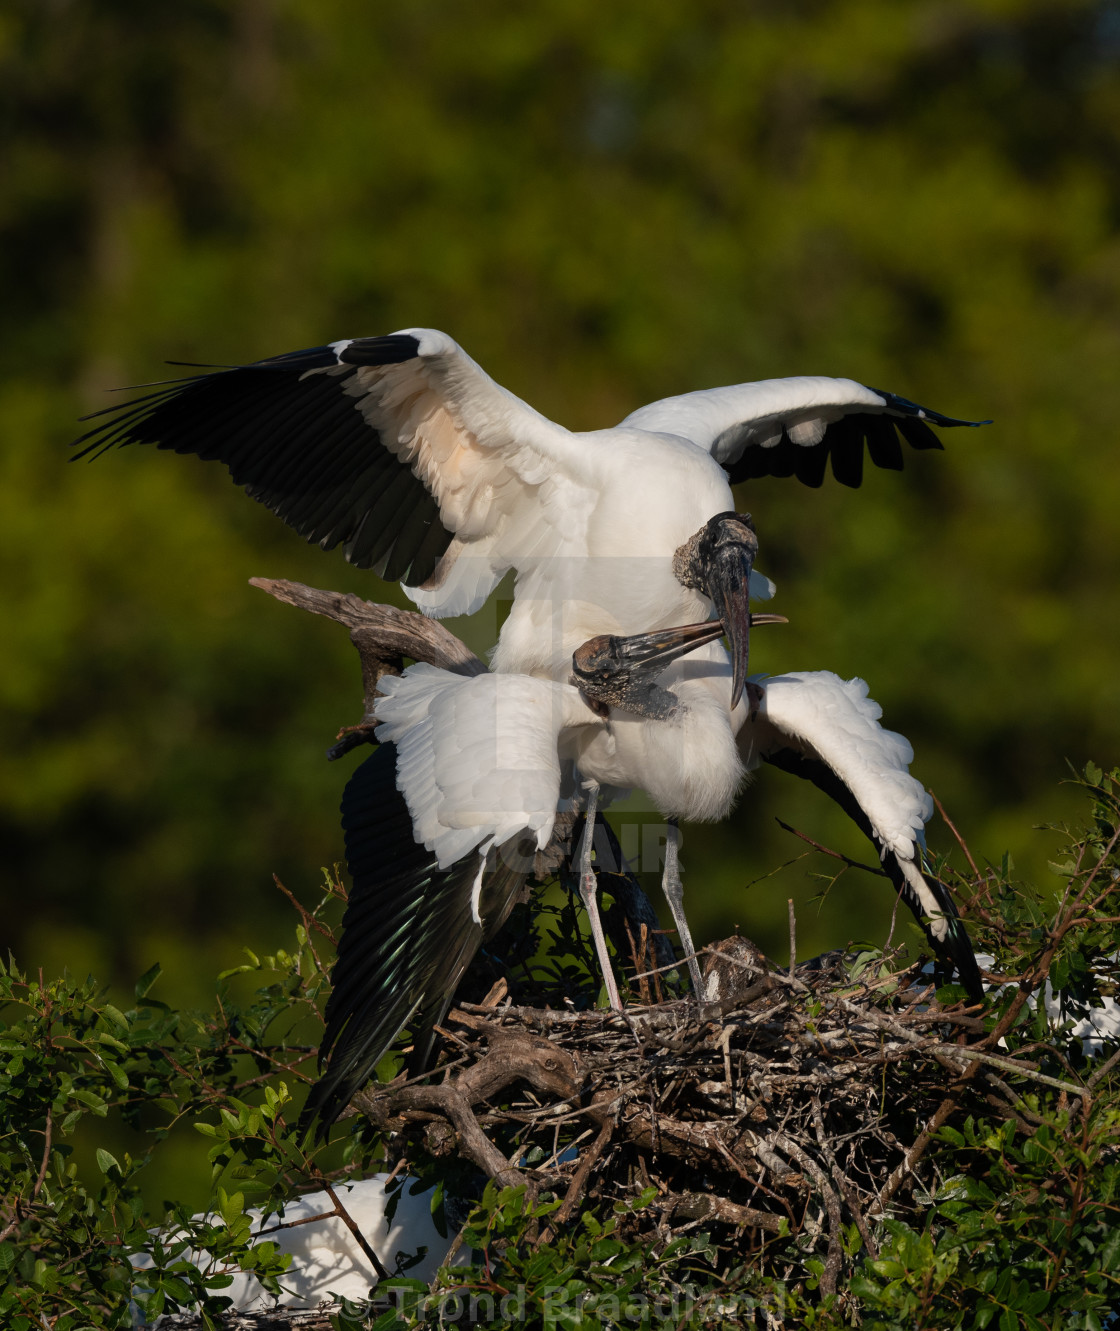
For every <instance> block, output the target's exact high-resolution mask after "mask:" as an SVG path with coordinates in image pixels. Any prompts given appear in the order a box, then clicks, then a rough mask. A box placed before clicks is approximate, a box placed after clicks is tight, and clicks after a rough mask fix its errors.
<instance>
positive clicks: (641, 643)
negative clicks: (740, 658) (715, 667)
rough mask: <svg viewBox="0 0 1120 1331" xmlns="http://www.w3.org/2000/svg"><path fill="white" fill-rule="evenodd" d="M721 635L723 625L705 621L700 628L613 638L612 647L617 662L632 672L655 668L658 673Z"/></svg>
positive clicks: (689, 626)
mask: <svg viewBox="0 0 1120 1331" xmlns="http://www.w3.org/2000/svg"><path fill="white" fill-rule="evenodd" d="M723 635H724V627H723V624H722V623H721V622H720V621H719V620H716V619H707V620H705V621H704V622H703V623H702V624H685V625H684V626H683V627H681V628H675V629H659V630H658V631H657V632H655V633H635V634H632V635H631V636H629V637H626V638H616V639H615V640H614V644H615V649H616V651H617V652H618V656H619V659H620V661H623V662H625V664H626V665H628V666H629V667H630V668H631V669H635V668H639V669H648V668H649V667H650V666H657V667H658V671H660V670H662V669H664V668H665V666H667V665H669V664H670V663H671V662H673V661H675V660H676V659H677V657H678V656H685V655H686V654H687V653H688V652H691V651H694V650H695V649H696V648H697V647H702V646H703V645H704V644H705V643H706V642H715V640H716V639H717V638H722V637H723Z"/></svg>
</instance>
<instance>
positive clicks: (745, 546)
mask: <svg viewBox="0 0 1120 1331" xmlns="http://www.w3.org/2000/svg"><path fill="white" fill-rule="evenodd" d="M757 554H758V537H757V536H756V535H755V531H754V522H753V521H752V520H751V515H750V514H749V513H717V514H716V516H715V517H714V518H709V519H708V521H707V522H706V523H705V524H704V526H703V527H701V528H700V530H699V531H698V532H697V533H696V535H695V536H692V537H690V538H689V540H687V541H686V542H685V543H684V545H682V546H681V547H680V548H679V549H678V550H677V552H676V553H675V554H674V556H673V573H674V575H675V576H676V579H677V581H678V582H679V583H680V584H681V585H682V586H683V587H693V588H695V589H696V590H697V591H702V592H703V593H704V595H705V596H707V597H708V598H709V599H710V600H711V602H712V604H713V605H714V606H715V608H716V613H717V614H718V615H719V617H720V620H721V622H722V624H723V627H724V629H725V630H726V632H727V638H728V641H729V642H730V643H731V662H732V670H733V676H732V683H731V705H732V707H734V706H735V704H736V703H737V702H738V701H739V699H740V698H741V697H742V694H743V685H744V684H745V683H746V679H747V669H748V664H749V661H750V627H751V616H750V607H749V598H750V585H751V570H752V568H753V567H754V561H755V556H756V555H757Z"/></svg>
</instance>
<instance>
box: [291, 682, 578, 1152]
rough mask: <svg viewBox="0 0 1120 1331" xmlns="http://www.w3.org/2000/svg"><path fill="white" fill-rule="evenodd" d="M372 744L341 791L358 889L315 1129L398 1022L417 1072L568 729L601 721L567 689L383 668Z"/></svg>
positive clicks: (369, 1069) (548, 817) (503, 890)
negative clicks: (388, 673)
mask: <svg viewBox="0 0 1120 1331" xmlns="http://www.w3.org/2000/svg"><path fill="white" fill-rule="evenodd" d="M378 687H379V689H380V690H381V693H382V694H383V696H382V697H381V698H379V699H378V702H377V715H378V719H379V721H380V722H381V724H380V725H379V726H378V729H377V737H378V739H379V740H380V741H381V747H380V748H379V749H378V750H377V752H376V753H375V754H374V755H373V757H371V758H368V759H367V760H366V761H365V762H364V763H363V764H362V766H361V767H359V768H358V769H357V770H356V771H355V773H354V775H353V776H352V777H351V778H350V781H349V783H348V785H347V787H346V791H345V793H344V794H343V797H342V827H343V831H344V833H345V838H346V861H347V866H348V868H349V870H350V876H351V879H352V883H353V886H352V888H351V892H350V901H349V904H348V905H347V908H346V914H345V916H344V917H343V921H342V941H341V944H340V945H339V952H338V961H337V962H336V963H335V968H334V972H333V975H332V977H331V979H332V985H333V988H332V991H331V997H330V999H329V1001H328V1003H327V1011H326V1018H327V1028H326V1033H325V1036H324V1039H323V1044H322V1047H321V1049H320V1058H321V1059H323V1060H329V1061H328V1066H327V1070H326V1072H325V1073H324V1075H323V1076H322V1078H321V1079H320V1081H319V1082H318V1083H317V1084H316V1086H315V1087H314V1089H313V1090H312V1093H311V1095H310V1097H309V1099H308V1102H307V1109H306V1110H305V1115H304V1121H305V1123H307V1124H310V1123H311V1122H312V1121H314V1120H316V1119H317V1120H318V1122H319V1124H320V1128H319V1131H320V1135H322V1134H323V1133H325V1132H326V1130H327V1128H328V1127H329V1126H330V1124H331V1123H332V1122H333V1121H334V1119H335V1118H337V1117H338V1115H339V1114H340V1113H341V1112H342V1110H343V1109H344V1108H345V1107H346V1105H347V1103H348V1102H349V1100H350V1098H351V1097H352V1096H353V1095H354V1093H355V1092H356V1091H358V1090H360V1089H361V1087H362V1086H363V1085H364V1084H365V1083H366V1082H367V1081H368V1080H369V1079H370V1077H371V1076H372V1075H373V1071H374V1069H375V1068H376V1066H377V1064H378V1062H380V1060H381V1059H382V1058H383V1057H384V1055H385V1052H386V1050H387V1049H388V1048H389V1046H390V1045H391V1044H392V1043H393V1041H394V1040H395V1039H396V1037H397V1035H398V1034H399V1033H400V1031H401V1030H403V1029H404V1028H405V1027H406V1026H407V1027H408V1029H409V1031H410V1033H411V1035H412V1041H413V1053H412V1056H411V1058H410V1066H411V1067H412V1068H413V1069H414V1070H420V1069H421V1068H423V1067H424V1066H425V1065H426V1063H427V1061H428V1058H429V1056H430V1053H431V1044H432V1027H433V1026H435V1025H437V1024H438V1023H439V1022H440V1021H442V1020H443V1017H444V1015H445V1013H446V1012H447V1008H448V1006H449V1005H450V1003H451V1000H452V998H453V996H454V993H455V989H456V987H457V986H458V984H459V981H460V980H461V979H462V976H463V972H464V971H465V970H466V968H467V966H468V965H469V964H470V961H471V958H472V957H473V956H474V955H475V953H476V952H477V951H478V949H479V947H480V946H481V945H482V944H483V942H485V940H486V939H488V938H490V937H492V936H493V934H494V933H496V932H497V930H498V929H499V928H500V927H501V925H502V924H503V922H504V921H505V918H506V916H507V915H508V914H509V911H510V908H511V907H512V905H513V903H514V901H515V899H516V897H517V895H518V893H519V892H520V891H521V889H522V888H523V886H524V884H525V881H526V878H527V877H528V874H529V872H530V870H531V869H532V865H533V855H534V853H535V851H536V850H538V849H542V848H543V847H544V846H545V845H546V844H547V842H548V840H549V837H550V836H551V834H552V826H553V822H554V820H555V817H556V811H557V806H558V805H559V803H560V788H561V763H560V757H559V751H558V744H559V738H560V734H561V731H562V730H563V729H564V728H565V727H566V726H568V725H570V724H580V725H582V724H591V725H602V724H603V723H602V721H601V720H600V719H599V718H598V717H597V716H595V714H594V713H593V712H592V711H591V710H590V708H588V707H587V705H586V704H585V703H584V702H583V701H582V700H581V698H580V696H579V693H578V692H577V690H576V689H574V688H571V687H569V686H568V685H562V684H555V683H553V682H552V681H550V680H541V679H533V678H530V677H529V676H523V675H491V674H483V675H474V676H464V675H459V674H454V673H452V672H450V671H447V670H442V669H440V668H438V667H436V666H432V665H427V664H422V663H421V664H417V665H414V666H410V667H409V669H408V670H406V671H405V673H404V674H403V675H400V676H386V677H384V678H383V679H382V680H381V681H380V683H379V685H378Z"/></svg>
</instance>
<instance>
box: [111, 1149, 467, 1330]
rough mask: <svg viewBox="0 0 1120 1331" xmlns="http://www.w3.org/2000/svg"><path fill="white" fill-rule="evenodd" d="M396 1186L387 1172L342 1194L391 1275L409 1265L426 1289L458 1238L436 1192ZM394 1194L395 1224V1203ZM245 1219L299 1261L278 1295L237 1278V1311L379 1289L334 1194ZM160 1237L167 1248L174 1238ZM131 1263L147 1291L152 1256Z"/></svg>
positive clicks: (231, 1293) (208, 1259)
mask: <svg viewBox="0 0 1120 1331" xmlns="http://www.w3.org/2000/svg"><path fill="white" fill-rule="evenodd" d="M389 1181H390V1176H389V1175H388V1174H374V1175H372V1176H370V1177H369V1178H364V1179H348V1180H346V1181H345V1182H340V1183H337V1184H336V1185H335V1190H336V1195H337V1196H338V1197H339V1198H340V1200H341V1201H342V1204H343V1206H345V1208H346V1211H347V1213H348V1214H349V1216H350V1218H351V1219H352V1220H353V1221H354V1223H355V1224H356V1225H357V1226H358V1228H359V1229H360V1231H361V1232H362V1235H363V1237H364V1238H365V1240H366V1242H367V1243H368V1244H369V1245H370V1247H371V1248H372V1249H373V1251H374V1252H375V1253H376V1254H377V1256H378V1259H379V1260H380V1262H381V1264H382V1265H383V1266H384V1267H385V1268H386V1269H388V1270H389V1271H390V1272H393V1271H394V1270H395V1269H396V1267H397V1265H398V1260H403V1264H404V1265H405V1266H406V1271H405V1274H407V1275H408V1276H411V1277H412V1278H413V1279H416V1280H423V1281H424V1282H425V1283H426V1284H427V1283H429V1282H430V1281H432V1280H434V1279H435V1275H436V1272H437V1271H438V1270H439V1268H440V1267H441V1266H442V1265H443V1264H444V1262H445V1260H446V1258H447V1252H448V1249H449V1248H450V1246H451V1236H450V1235H448V1234H441V1233H440V1232H439V1229H438V1227H437V1226H436V1222H435V1218H434V1216H433V1214H432V1206H433V1200H434V1197H435V1192H434V1189H432V1188H425V1189H423V1190H421V1189H420V1188H419V1187H418V1181H417V1180H416V1179H415V1178H412V1177H411V1176H405V1177H404V1178H398V1179H397V1181H396V1185H395V1190H394V1189H388V1188H387V1187H386V1185H387V1184H388V1183H389ZM394 1196H395V1197H396V1205H395V1207H394V1209H393V1212H392V1218H391V1219H390V1216H389V1202H390V1199H391V1198H392V1197H394ZM245 1214H246V1215H247V1216H248V1218H249V1221H250V1224H251V1227H252V1236H253V1239H254V1241H259V1242H262V1243H264V1242H268V1243H275V1244H276V1246H277V1247H278V1248H279V1250H280V1251H281V1252H282V1253H288V1254H290V1255H291V1258H292V1263H291V1266H290V1267H289V1269H288V1271H286V1272H285V1274H284V1275H283V1277H282V1278H281V1282H280V1284H281V1289H282V1291H283V1292H282V1293H281V1294H280V1295H278V1296H276V1297H273V1296H272V1295H271V1294H268V1293H267V1292H266V1291H265V1289H264V1287H263V1286H262V1285H261V1283H260V1281H259V1280H258V1279H257V1278H256V1276H255V1275H254V1274H253V1273H252V1272H251V1271H235V1272H232V1273H230V1274H232V1276H233V1280H232V1283H231V1284H229V1285H226V1286H224V1287H222V1288H221V1289H220V1291H219V1292H220V1293H221V1294H223V1295H224V1296H225V1297H226V1298H228V1299H230V1300H231V1304H230V1311H233V1312H255V1313H266V1312H267V1311H268V1310H270V1309H274V1308H276V1307H283V1308H293V1309H294V1308H316V1307H318V1306H319V1304H321V1303H323V1302H324V1301H327V1300H336V1299H354V1300H361V1299H366V1298H368V1297H369V1293H370V1289H371V1287H372V1286H374V1285H376V1284H377V1283H378V1280H379V1279H380V1277H379V1275H378V1273H377V1271H375V1270H374V1268H373V1267H372V1266H371V1265H370V1262H369V1259H368V1257H367V1256H366V1255H365V1253H363V1252H362V1250H361V1248H360V1247H359V1245H358V1243H357V1242H356V1241H355V1239H354V1236H353V1234H352V1233H351V1231H350V1229H349V1228H348V1227H347V1226H346V1225H345V1224H344V1222H343V1221H342V1219H341V1217H340V1216H338V1215H337V1214H336V1213H335V1203H334V1200H333V1199H332V1198H331V1196H330V1194H329V1193H326V1192H312V1193H304V1194H303V1195H301V1196H299V1197H294V1198H292V1199H291V1200H289V1201H287V1202H285V1203H284V1205H283V1207H282V1209H281V1211H280V1213H279V1215H277V1214H273V1213H266V1212H264V1211H262V1210H261V1209H260V1208H259V1207H252V1208H250V1209H248V1210H247V1211H246V1213H245ZM205 1218H208V1217H203V1216H199V1217H196V1219H205ZM158 1237H159V1238H160V1239H161V1240H162V1241H164V1242H166V1241H167V1240H168V1238H170V1239H172V1240H173V1239H174V1237H175V1236H174V1235H164V1234H160V1235H159V1236H158ZM470 1255H471V1253H470V1249H469V1248H464V1249H460V1251H459V1253H458V1254H457V1255H456V1257H455V1258H454V1259H453V1264H455V1265H460V1264H462V1263H463V1262H465V1261H469V1260H470ZM186 1256H187V1259H188V1260H189V1261H191V1262H193V1263H194V1264H195V1265H197V1266H199V1267H200V1268H205V1267H206V1266H209V1265H212V1267H213V1270H214V1273H215V1274H220V1273H222V1263H221V1261H220V1259H218V1258H214V1257H213V1256H212V1255H211V1254H210V1253H209V1252H205V1251H194V1250H189V1251H188V1253H187V1254H186ZM131 1261H132V1265H133V1267H134V1268H135V1269H136V1271H137V1275H136V1277H134V1285H135V1286H136V1287H138V1288H140V1289H143V1288H144V1277H143V1274H142V1273H143V1272H144V1271H145V1270H147V1269H148V1268H150V1267H151V1266H153V1265H154V1262H153V1260H152V1258H151V1256H150V1255H149V1254H148V1253H143V1254H134V1255H133V1257H132V1259H131ZM144 1324H145V1325H146V1323H144Z"/></svg>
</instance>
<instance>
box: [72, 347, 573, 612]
mask: <svg viewBox="0 0 1120 1331" xmlns="http://www.w3.org/2000/svg"><path fill="white" fill-rule="evenodd" d="M153 387H154V389H155V391H154V392H151V393H148V394H146V395H145V396H143V397H140V398H137V399H135V400H133V401H131V402H128V403H125V404H123V405H121V406H117V407H110V408H108V409H107V410H106V411H102V412H98V413H97V414H96V417H95V418H94V419H97V421H98V423H97V424H96V425H94V426H93V428H92V429H90V430H89V431H88V432H87V433H86V434H85V435H83V436H82V438H81V439H79V440H78V444H79V445H81V447H80V449H79V452H78V453H77V454H76V456H77V457H84V456H86V455H92V456H97V455H99V454H100V453H102V452H104V451H105V450H106V449H109V448H112V447H114V446H117V445H126V444H155V445H156V446H157V447H159V448H165V449H171V450H173V451H174V452H177V453H193V454H195V455H197V456H198V457H200V458H204V459H207V460H212V461H219V462H223V463H225V465H226V466H227V467H228V469H229V472H230V475H231V476H232V477H233V479H234V480H235V481H236V482H237V483H238V484H239V485H242V486H244V488H245V490H246V491H247V493H248V494H250V495H251V496H252V497H253V498H254V499H257V500H259V501H260V502H261V503H263V504H266V505H267V506H268V507H269V508H270V509H272V511H273V512H274V513H276V514H278V515H279V516H280V517H281V518H283V519H284V521H285V522H287V523H288V524H289V525H290V526H292V527H294V528H295V529H296V531H298V532H299V533H300V534H301V535H302V536H304V537H305V538H306V539H307V540H308V541H312V542H316V543H317V544H319V545H321V546H322V547H323V548H324V549H327V550H329V549H332V548H333V547H335V546H337V545H340V544H341V545H342V546H343V549H344V551H345V554H346V557H347V559H349V560H350V562H351V563H353V564H357V565H358V566H359V567H362V568H372V569H373V570H374V571H375V572H376V573H378V574H379V575H381V576H382V577H384V578H387V579H389V580H396V579H403V580H404V581H406V582H407V583H408V584H409V587H410V588H413V589H416V594H415V595H414V599H416V600H417V601H418V602H419V603H420V604H421V605H422V606H423V608H424V609H425V610H427V611H429V612H430V613H432V614H436V615H448V614H462V613H469V612H470V611H471V610H474V609H477V608H478V606H479V605H481V604H482V602H483V601H484V600H485V599H486V597H487V596H488V595H489V593H490V591H492V590H493V587H494V586H495V585H496V584H497V581H498V579H499V578H500V577H501V575H502V573H504V572H505V570H506V569H507V568H508V567H511V566H512V563H513V559H514V558H515V557H519V556H520V555H522V554H532V553H533V551H534V549H535V547H538V546H540V545H541V543H542V541H544V542H545V544H546V546H547V537H548V534H549V530H550V525H549V514H550V512H552V511H555V512H556V513H557V514H559V513H560V512H562V511H563V510H564V509H565V508H567V509H569V510H570V509H571V508H572V507H573V506H577V505H575V503H574V500H573V495H572V494H570V493H566V492H565V488H564V487H565V481H566V471H565V467H564V461H565V459H566V458H567V457H569V456H572V455H573V451H575V452H578V446H575V447H574V446H573V445H572V443H571V440H572V438H573V436H571V435H570V434H569V433H568V431H566V430H564V429H562V428H561V427H560V426H558V425H555V424H553V423H552V422H551V421H548V420H546V419H545V418H544V417H543V416H541V415H540V414H539V413H538V412H536V411H534V410H533V409H532V408H531V407H529V406H527V405H526V404H525V403H524V402H522V401H520V400H519V399H518V398H516V397H514V396H513V394H512V393H508V392H507V391H506V390H505V389H504V388H502V387H500V385H498V384H496V383H495V382H494V381H493V380H492V379H491V378H490V376H489V375H487V374H486V373H485V372H484V371H483V370H482V369H480V367H479V366H478V365H476V364H475V363H474V361H473V360H471V358H470V357H469V356H468V355H467V354H466V353H465V352H464V351H463V350H462V349H461V348H460V347H459V346H458V345H457V344H456V343H455V342H454V341H452V339H451V338H450V337H448V336H447V335H446V334H445V333H440V332H438V331H436V330H434V329H426V328H412V329H405V330H404V331H402V332H398V333H392V334H390V335H388V336H387V337H363V338H351V339H346V340H343V341H339V342H332V343H330V344H329V345H328V346H324V347H314V348H311V349H309V350H306V351H295V352H291V353H289V354H287V355H281V356H273V357H271V358H269V359H266V360H261V361H256V362H254V363H253V364H250V365H241V366H233V367H230V368H228V369H222V370H218V371H217V372H215V373H211V374H202V375H196V376H192V377H190V378H186V379H180V380H176V381H173V382H171V383H167V384H162V385H154V386H153ZM546 480H550V481H552V488H551V490H550V493H549V500H550V501H551V503H553V504H554V505H555V508H554V509H553V508H550V507H549V505H548V504H541V503H530V504H526V503H525V502H524V501H525V492H526V490H533V489H536V488H538V487H540V486H541V485H542V483H543V482H544V481H546ZM464 550H467V551H469V554H470V556H471V558H468V559H463V560H460V559H459V558H458V556H459V555H460V554H462V553H463V551H464Z"/></svg>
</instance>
